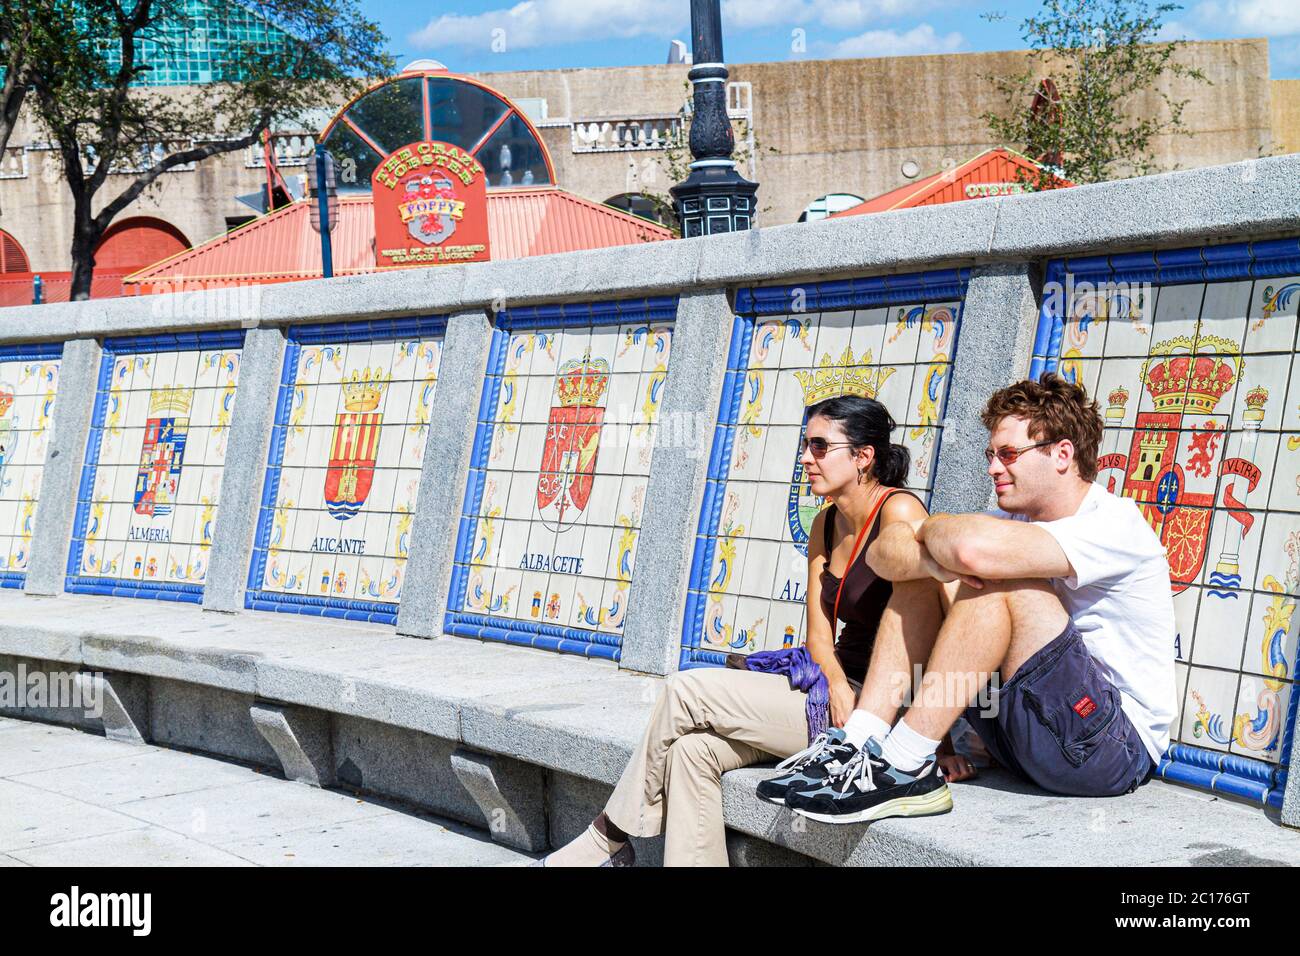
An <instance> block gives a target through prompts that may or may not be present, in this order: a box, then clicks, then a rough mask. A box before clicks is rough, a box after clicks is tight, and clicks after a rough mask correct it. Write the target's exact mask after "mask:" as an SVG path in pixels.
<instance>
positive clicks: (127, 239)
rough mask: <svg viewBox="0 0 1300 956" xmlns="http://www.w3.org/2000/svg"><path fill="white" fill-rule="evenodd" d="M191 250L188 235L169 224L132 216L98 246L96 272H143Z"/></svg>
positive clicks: (117, 224) (107, 232) (107, 233)
mask: <svg viewBox="0 0 1300 956" xmlns="http://www.w3.org/2000/svg"><path fill="white" fill-rule="evenodd" d="M189 247H190V242H189V240H188V239H186V238H185V235H184V234H183V233H182V232H181V231H180V230H179V229H177V228H176V227H175V226H173V225H172V224H171V223H169V222H164V221H163V220H162V219H154V218H152V217H150V216H132V217H130V218H129V219H123V220H121V221H120V222H115V223H113V224H112V225H111V226H109V227H108V229H107V230H105V232H104V235H103V236H101V237H100V240H99V245H97V246H96V247H95V268H96V269H115V270H116V269H122V270H125V269H129V270H131V271H135V270H136V269H143V268H144V267H145V266H151V265H153V264H154V263H155V262H161V261H162V260H163V259H166V258H168V257H169V256H174V255H176V253H178V252H184V251H185V250H186V249H188V248H189Z"/></svg>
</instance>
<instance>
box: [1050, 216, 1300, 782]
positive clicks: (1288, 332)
mask: <svg viewBox="0 0 1300 956" xmlns="http://www.w3.org/2000/svg"><path fill="white" fill-rule="evenodd" d="M1279 250H1281V251H1280V252H1279ZM1265 252H1267V255H1265ZM1147 258H1148V259H1150V262H1147V261H1145V260H1144V258H1143V256H1141V255H1137V254H1134V255H1131V256H1125V257H1123V262H1120V261H1119V258H1118V257H1116V259H1112V260H1105V259H1104V258H1102V257H1099V258H1098V259H1093V260H1080V261H1078V262H1077V263H1076V262H1071V263H1069V267H1070V268H1078V269H1080V271H1081V272H1082V273H1087V275H1088V278H1089V279H1090V280H1092V281H1090V282H1089V283H1084V284H1083V285H1084V291H1085V293H1086V294H1085V295H1079V294H1076V295H1075V296H1074V298H1072V299H1071V298H1066V299H1065V301H1067V302H1068V303H1069V307H1068V309H1067V311H1066V312H1065V314H1063V315H1061V316H1056V315H1053V314H1051V312H1052V310H1051V309H1049V308H1045V309H1044V316H1043V327H1041V328H1040V334H1039V337H1038V343H1039V345H1038V348H1040V349H1041V351H1040V352H1039V354H1038V355H1037V356H1036V358H1035V361H1034V364H1033V374H1038V373H1040V372H1041V371H1043V370H1047V369H1054V370H1057V371H1060V372H1061V373H1062V374H1063V375H1065V376H1066V377H1067V378H1070V379H1071V380H1073V381H1077V382H1081V383H1083V384H1085V385H1086V386H1088V387H1090V390H1091V391H1092V393H1093V394H1094V395H1095V396H1096V398H1097V399H1098V401H1099V402H1100V405H1101V408H1102V414H1103V417H1104V421H1105V426H1106V429H1105V433H1104V435H1103V439H1102V447H1101V460H1100V472H1099V475H1098V481H1099V482H1100V483H1102V484H1103V485H1105V486H1106V487H1107V488H1109V489H1110V490H1111V491H1112V492H1114V493H1116V494H1121V495H1124V496H1126V497H1129V498H1132V499H1133V500H1134V501H1135V502H1136V503H1137V505H1138V507H1139V508H1140V509H1141V510H1142V512H1143V514H1144V515H1145V516H1146V518H1147V520H1148V522H1149V523H1150V524H1151V526H1152V527H1153V528H1154V529H1155V530H1156V531H1157V533H1158V534H1159V535H1160V537H1161V540H1162V541H1163V542H1164V544H1165V548H1166V552H1167V554H1168V557H1169V564H1170V572H1171V578H1170V586H1171V588H1172V590H1173V592H1174V607H1175V616H1176V618H1177V623H1178V635H1177V638H1176V640H1175V646H1174V648H1173V653H1174V657H1175V660H1176V661H1177V662H1178V664H1177V668H1178V674H1179V695H1180V701H1179V704H1180V716H1179V719H1178V720H1176V721H1175V725H1174V728H1173V742H1174V745H1175V746H1173V747H1172V748H1171V764H1172V769H1168V768H1166V769H1165V770H1163V771H1162V772H1163V773H1165V775H1166V776H1169V777H1170V778H1171V779H1184V780H1186V781H1187V782H1199V783H1209V782H1210V781H1214V782H1213V783H1212V784H1211V785H1212V786H1213V787H1214V788H1216V789H1225V790H1231V789H1232V788H1234V787H1235V788H1238V789H1237V790H1232V792H1238V790H1241V788H1243V787H1244V788H1245V790H1242V792H1246V791H1247V790H1248V791H1249V792H1251V793H1255V794H1257V795H1258V794H1264V796H1263V797H1261V798H1260V799H1265V800H1267V801H1269V802H1273V803H1276V802H1277V801H1278V800H1279V799H1280V796H1278V794H1280V786H1279V781H1280V777H1279V776H1278V764H1279V762H1280V761H1281V759H1282V744H1283V740H1284V739H1285V737H1286V732H1287V728H1286V726H1285V724H1286V721H1287V719H1288V717H1287V715H1288V714H1289V713H1291V710H1290V708H1291V696H1292V689H1293V687H1294V682H1295V667H1296V643H1297V629H1298V628H1300V616H1297V617H1296V620H1295V623H1293V622H1292V618H1293V616H1294V615H1293V612H1294V610H1295V604H1296V600H1297V597H1298V596H1300V411H1298V410H1297V408H1300V376H1297V375H1296V373H1295V369H1296V366H1297V356H1296V354H1295V343H1296V328H1297V306H1300V276H1298V275H1297V274H1296V273H1297V272H1300V241H1296V240H1286V241H1279V242H1274V243H1264V244H1258V245H1251V244H1242V245H1241V246H1239V247H1221V248H1220V249H1217V250H1215V249H1210V248H1207V249H1204V250H1199V251H1198V250H1175V251H1174V252H1173V253H1162V252H1158V253H1156V254H1154V256H1148V257H1147ZM1174 261H1177V262H1179V263H1182V265H1181V266H1180V268H1181V269H1183V270H1184V272H1183V274H1180V276H1179V281H1178V282H1168V283H1162V282H1161V281H1160V277H1161V269H1162V268H1163V265H1164V263H1166V262H1174ZM1198 261H1201V262H1204V263H1205V265H1204V266H1203V269H1202V273H1201V278H1202V279H1203V280H1204V281H1190V282H1189V281H1187V279H1188V275H1187V274H1186V272H1185V269H1186V268H1191V269H1192V270H1193V271H1195V269H1196V266H1195V263H1196V262H1198ZM1211 262H1212V263H1213V266H1212V267H1211V265H1210V263H1211ZM1187 263H1191V264H1192V265H1191V266H1190V267H1188V266H1187V265H1186V264H1187ZM1152 277H1154V281H1152ZM1099 278H1100V280H1104V281H1098V280H1099ZM1048 279H1049V284H1050V283H1051V282H1053V281H1059V282H1063V283H1064V285H1065V286H1066V287H1067V288H1069V287H1071V284H1072V283H1075V282H1077V281H1078V277H1077V276H1073V275H1071V274H1070V273H1068V272H1066V271H1065V266H1064V265H1062V264H1053V265H1052V266H1051V267H1050V268H1049V276H1048ZM1141 303H1149V304H1150V307H1148V308H1142V307H1139V305H1140V304H1141ZM1125 304H1127V305H1128V306H1131V307H1125ZM1045 342H1051V343H1053V346H1052V347H1048V348H1045V349H1044V348H1043V343H1045ZM1292 719H1293V718H1292ZM1206 752H1209V753H1210V754H1211V756H1208V757H1207V756H1204V754H1205V753H1206ZM1215 755H1226V756H1223V757H1222V758H1220V757H1219V756H1215ZM1188 762H1190V763H1188ZM1182 764H1187V766H1192V765H1194V769H1191V770H1184V769H1181V766H1180V765H1182ZM1207 768H1208V769H1209V770H1210V771H1212V772H1211V773H1208V774H1207V773H1206V769H1207ZM1246 780H1249V781H1254V783H1243V781H1246ZM1260 781H1262V783H1261V782H1260ZM1270 787H1271V788H1272V789H1270ZM1252 788H1253V789H1252Z"/></svg>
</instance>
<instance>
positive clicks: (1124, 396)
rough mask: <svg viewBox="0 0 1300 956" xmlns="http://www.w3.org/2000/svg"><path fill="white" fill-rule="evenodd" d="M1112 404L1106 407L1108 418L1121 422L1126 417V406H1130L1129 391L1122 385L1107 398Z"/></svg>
mask: <svg viewBox="0 0 1300 956" xmlns="http://www.w3.org/2000/svg"><path fill="white" fill-rule="evenodd" d="M1106 399H1107V401H1109V402H1110V404H1109V405H1108V406H1106V417H1107V418H1108V419H1109V420H1111V421H1119V420H1120V419H1122V418H1123V417H1124V406H1125V405H1127V404H1128V389H1127V388H1125V387H1124V386H1123V385H1121V386H1120V387H1119V388H1117V389H1115V390H1114V391H1113V392H1111V393H1110V394H1109V395H1107V396H1106Z"/></svg>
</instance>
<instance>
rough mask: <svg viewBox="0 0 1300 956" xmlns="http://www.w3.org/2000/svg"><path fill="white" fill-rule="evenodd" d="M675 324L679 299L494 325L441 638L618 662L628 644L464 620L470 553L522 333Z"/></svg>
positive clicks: (601, 305) (495, 620) (555, 308)
mask: <svg viewBox="0 0 1300 956" xmlns="http://www.w3.org/2000/svg"><path fill="white" fill-rule="evenodd" d="M676 316H677V297H676V296H660V297H652V298H646V299H620V300H617V301H613V302H592V303H580V304H572V305H569V304H564V305H539V306H529V307H527V308H519V309H507V310H506V311H504V312H498V313H496V315H495V319H496V321H495V323H494V327H493V329H492V344H491V348H490V351H489V353H488V362H487V374H486V378H485V380H484V383H483V393H482V397H481V399H480V401H479V410H478V422H477V425H476V430H475V434H474V450H473V452H472V453H471V456H470V465H469V480H468V482H467V484H466V488H465V504H464V507H463V508H462V509H461V519H460V531H459V533H458V535H457V539H456V551H455V554H454V556H453V559H452V560H453V562H454V564H453V567H452V573H451V588H450V593H449V595H448V600H447V614H446V617H445V619H444V621H443V627H442V629H443V633H445V634H454V635H456V636H458V637H472V638H478V639H480V640H487V641H504V642H505V643H508V644H522V645H524V646H526V647H539V648H544V649H546V650H553V651H560V652H562V653H570V654H583V655H585V656H587V657H597V658H603V659H606V660H612V661H617V660H618V659H619V657H620V655H621V652H622V643H623V639H622V637H621V636H620V635H617V634H608V633H604V632H601V631H596V630H588V629H585V628H579V627H566V626H562V625H558V624H545V623H542V622H540V621H519V620H513V619H510V618H504V617H491V616H489V615H486V614H472V613H469V612H466V610H465V598H466V592H467V589H468V584H469V569H470V564H469V562H470V552H471V550H472V549H473V546H474V540H475V537H476V535H477V530H478V517H477V515H478V512H479V507H480V505H481V504H482V500H483V490H484V485H485V482H486V479H487V462H488V455H489V453H490V452H491V448H492V431H493V419H494V418H495V415H496V408H497V403H498V401H499V399H500V392H501V383H502V380H503V379H504V373H505V363H506V355H507V352H508V351H509V346H510V336H511V335H512V334H514V333H516V332H521V331H563V330H564V329H566V328H590V327H599V326H605V325H623V324H626V323H628V322H633V321H650V322H671V321H673V320H674V319H675V318H676Z"/></svg>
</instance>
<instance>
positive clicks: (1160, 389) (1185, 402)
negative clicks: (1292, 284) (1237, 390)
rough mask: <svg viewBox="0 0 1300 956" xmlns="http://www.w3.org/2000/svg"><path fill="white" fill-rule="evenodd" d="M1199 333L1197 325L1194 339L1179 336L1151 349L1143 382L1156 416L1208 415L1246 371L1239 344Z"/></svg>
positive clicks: (1143, 369) (1144, 370)
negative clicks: (1238, 353) (1160, 413)
mask: <svg viewBox="0 0 1300 956" xmlns="http://www.w3.org/2000/svg"><path fill="white" fill-rule="evenodd" d="M1200 332H1201V327H1200V323H1199V322H1198V323H1197V326H1196V335H1195V336H1194V337H1193V336H1188V335H1180V336H1178V337H1177V338H1172V339H1169V340H1168V341H1165V342H1157V343H1156V344H1155V345H1153V346H1151V358H1149V359H1147V361H1145V362H1143V363H1142V379H1143V381H1144V382H1146V387H1147V391H1148V392H1150V393H1151V398H1152V400H1153V402H1154V408H1155V410H1156V411H1157V412H1192V413H1197V414H1203V415H1205V414H1209V413H1210V412H1212V411H1214V407H1215V406H1216V405H1218V404H1219V399H1221V398H1223V396H1224V395H1225V394H1226V393H1227V392H1228V390H1229V389H1230V388H1232V386H1233V385H1235V384H1236V382H1237V378H1238V376H1239V375H1240V374H1241V372H1242V371H1243V370H1244V369H1245V363H1244V362H1242V360H1241V356H1240V355H1236V354H1234V353H1236V352H1237V351H1238V349H1239V346H1238V344H1237V343H1236V342H1234V341H1232V340H1231V339H1224V338H1220V337H1218V336H1216V335H1201V334H1200ZM1193 352H1195V353H1197V354H1192V353H1193ZM1206 352H1208V353H1210V354H1204V353H1206ZM1148 369H1149V371H1148Z"/></svg>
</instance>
